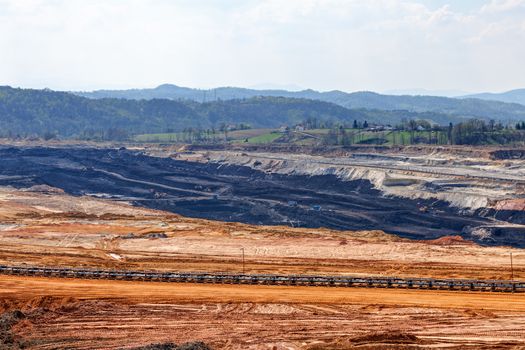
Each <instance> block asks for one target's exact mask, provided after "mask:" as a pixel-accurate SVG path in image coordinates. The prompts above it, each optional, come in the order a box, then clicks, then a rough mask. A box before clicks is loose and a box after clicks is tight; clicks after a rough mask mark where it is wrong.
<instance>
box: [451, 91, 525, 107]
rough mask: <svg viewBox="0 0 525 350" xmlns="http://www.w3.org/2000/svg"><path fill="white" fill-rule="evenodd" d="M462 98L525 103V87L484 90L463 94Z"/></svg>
mask: <svg viewBox="0 0 525 350" xmlns="http://www.w3.org/2000/svg"><path fill="white" fill-rule="evenodd" d="M461 98H477V99H481V100H487V101H500V102H507V103H519V104H522V105H525V89H516V90H510V91H506V92H501V93H492V92H484V93H480V94H471V95H465V96H461Z"/></svg>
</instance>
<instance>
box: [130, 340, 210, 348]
mask: <svg viewBox="0 0 525 350" xmlns="http://www.w3.org/2000/svg"><path fill="white" fill-rule="evenodd" d="M131 350H211V348H210V347H208V346H207V345H206V344H204V343H203V342H200V341H198V342H191V343H186V344H182V345H177V344H175V343H162V344H150V345H146V346H141V347H138V348H132V349H131Z"/></svg>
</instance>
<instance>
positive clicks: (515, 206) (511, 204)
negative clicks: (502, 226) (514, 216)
mask: <svg viewBox="0 0 525 350" xmlns="http://www.w3.org/2000/svg"><path fill="white" fill-rule="evenodd" d="M494 209H496V210H513V211H525V199H505V200H502V201H499V202H497V203H496V205H495V206H494Z"/></svg>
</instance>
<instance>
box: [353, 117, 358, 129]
mask: <svg viewBox="0 0 525 350" xmlns="http://www.w3.org/2000/svg"><path fill="white" fill-rule="evenodd" d="M358 128H359V125H358V124H357V120H355V119H354V124H352V129H358Z"/></svg>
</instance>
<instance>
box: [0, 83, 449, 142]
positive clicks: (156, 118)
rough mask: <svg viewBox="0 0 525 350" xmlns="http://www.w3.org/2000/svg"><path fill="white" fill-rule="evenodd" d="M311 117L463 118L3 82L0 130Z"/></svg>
mask: <svg viewBox="0 0 525 350" xmlns="http://www.w3.org/2000/svg"><path fill="white" fill-rule="evenodd" d="M309 118H316V119H318V120H320V121H333V122H347V123H348V122H350V123H351V122H352V121H353V120H354V119H356V120H358V121H361V122H362V121H364V120H367V121H368V122H378V123H382V124H384V123H392V124H395V123H398V122H399V121H401V119H403V118H407V119H428V120H434V121H435V122H438V123H441V124H445V123H448V121H449V120H454V121H455V120H458V118H454V117H451V116H449V115H443V114H438V113H421V114H418V113H412V112H406V111H377V110H364V109H359V110H350V109H347V108H344V107H341V106H339V105H336V104H333V103H328V102H322V101H316V100H308V99H297V98H284V97H252V98H249V99H237V100H227V101H213V102H208V103H197V102H194V101H187V100H186V101H174V100H168V99H151V100H126V99H116V98H104V99H89V98H85V97H81V96H77V95H74V94H71V93H67V92H57V91H51V90H32V89H14V88H11V87H0V125H1V127H0V136H9V135H11V136H14V135H25V136H28V135H43V134H45V133H55V134H57V135H60V136H63V137H74V136H82V135H89V134H94V133H97V132H100V131H108V130H118V131H119V132H124V133H127V134H134V133H155V132H166V131H180V130H183V129H185V128H189V127H197V128H203V129H207V128H219V127H220V125H223V124H230V123H232V124H240V123H244V124H248V125H250V126H251V127H254V128H276V127H279V126H281V125H294V124H296V123H300V122H302V121H304V120H306V119H309Z"/></svg>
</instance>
